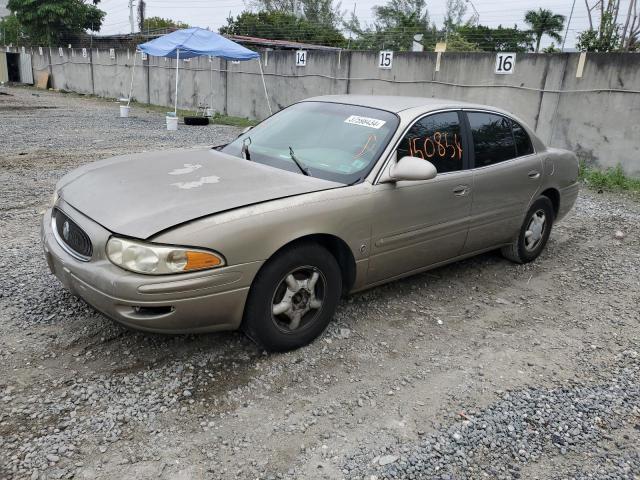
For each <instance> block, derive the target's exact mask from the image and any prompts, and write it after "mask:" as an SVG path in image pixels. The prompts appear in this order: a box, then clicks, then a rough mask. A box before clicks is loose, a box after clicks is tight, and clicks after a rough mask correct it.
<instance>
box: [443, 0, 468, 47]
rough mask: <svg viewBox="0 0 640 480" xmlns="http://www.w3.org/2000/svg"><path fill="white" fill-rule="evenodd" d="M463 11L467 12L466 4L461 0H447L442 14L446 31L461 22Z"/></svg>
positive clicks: (453, 28)
mask: <svg viewBox="0 0 640 480" xmlns="http://www.w3.org/2000/svg"><path fill="white" fill-rule="evenodd" d="M465 13H467V4H466V3H465V2H464V1H463V0H447V5H446V13H445V16H444V28H445V29H446V30H447V32H451V31H453V30H455V29H456V28H457V27H459V26H460V25H461V24H462V19H463V17H464V15H465ZM447 50H448V47H447Z"/></svg>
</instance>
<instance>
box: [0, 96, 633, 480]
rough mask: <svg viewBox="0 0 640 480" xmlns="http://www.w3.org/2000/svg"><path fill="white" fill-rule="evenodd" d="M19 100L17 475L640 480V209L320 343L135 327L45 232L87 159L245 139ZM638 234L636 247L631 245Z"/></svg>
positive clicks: (15, 99)
mask: <svg viewBox="0 0 640 480" xmlns="http://www.w3.org/2000/svg"><path fill="white" fill-rule="evenodd" d="M6 91H7V92H8V93H10V94H11V95H12V96H6V95H0V180H1V183H0V185H1V188H2V195H1V199H0V227H1V228H0V239H1V240H2V248H1V249H0V361H1V362H2V369H1V370H0V477H2V478H33V479H36V478H87V479H93V478H98V479H105V478H166V479H176V478H185V479H186V478H234V479H235V478H238V479H245V478H247V479H249V478H349V479H376V478H377V479H380V478H442V479H444V478H451V479H453V478H456V479H457V478H628V479H637V478H640V447H639V446H640V329H639V328H638V327H639V326H640V314H639V307H638V305H639V304H640V248H639V247H640V204H639V203H638V202H637V201H635V200H633V199H631V198H627V197H623V196H619V195H609V194H597V193H594V192H589V191H587V190H586V189H585V190H583V192H582V193H581V195H580V198H579V200H578V203H577V205H576V208H575V209H574V210H573V212H572V213H571V214H570V216H569V217H568V218H567V219H566V220H565V221H563V222H562V223H560V224H559V225H557V226H556V227H555V229H554V231H553V233H552V237H551V241H550V243H549V245H548V248H547V250H546V251H545V252H544V253H543V254H542V256H541V257H540V258H539V259H538V260H537V261H536V262H534V263H532V264H529V265H526V266H517V265H514V264H512V263H509V262H507V261H505V260H503V259H502V258H501V257H500V256H499V255H498V254H487V255H483V256H480V257H477V258H474V259H470V260H467V261H464V262H460V263H457V264H454V265H451V266H448V267H444V268H439V269H437V270H433V271H431V272H428V273H425V274H422V275H418V276H414V277H411V278H408V279H406V280H402V281H397V282H394V283H392V284H390V285H387V286H384V287H381V288H376V289H374V290H371V291H368V292H365V293H361V294H358V295H355V296H352V297H350V298H348V299H345V300H344V301H343V303H342V305H341V307H340V308H339V310H338V313H337V315H336V317H335V320H334V322H333V323H332V325H331V327H330V328H329V330H328V331H327V332H326V333H325V334H324V336H323V337H322V338H320V339H319V340H317V341H316V342H315V343H313V344H312V345H310V346H308V347H306V348H303V349H300V350H298V351H295V352H291V353H287V354H282V355H266V354H264V353H263V352H260V351H258V350H257V349H256V347H255V346H254V345H253V344H252V343H251V342H250V341H248V340H247V339H246V338H244V337H243V336H242V335H241V334H240V333H236V332H231V333H224V334H212V335H200V336H160V335H149V334H141V333H136V332H131V331H128V330H125V329H124V328H122V327H120V326H119V325H117V324H114V323H113V322H112V321H110V320H109V319H107V318H105V317H103V316H102V315H100V314H98V313H96V312H95V311H94V310H92V309H91V308H90V307H88V306H86V305H85V304H84V303H83V302H81V301H79V300H77V299H75V298H73V297H72V296H70V295H69V294H68V293H66V292H65V291H64V290H63V289H62V287H61V286H60V285H59V283H58V282H57V281H56V280H55V279H54V278H53V277H52V276H51V275H50V274H49V273H48V271H47V268H46V264H45V262H44V259H43V255H42V251H41V246H40V240H39V222H40V218H41V212H42V211H43V209H44V208H45V207H46V205H47V203H48V202H49V198H50V196H51V193H52V190H53V186H54V184H55V182H56V180H57V179H58V178H59V177H61V176H62V175H63V174H64V173H65V172H67V171H69V170H70V169H73V168H74V167H76V166H77V165H80V164H82V163H85V162H88V161H92V160H96V159H99V158H104V157H107V156H110V155H114V154H120V153H125V152H133V151H142V150H150V149H158V148H162V147H166V146H195V145H202V144H215V143H221V142H222V141H223V140H228V139H230V138H233V137H234V136H235V135H236V134H237V129H235V128H232V127H223V126H210V127H190V128H189V127H181V129H180V130H179V131H178V132H166V131H165V130H164V125H163V121H164V119H163V117H162V115H161V114H158V113H152V112H144V111H142V110H140V109H137V108H134V109H132V117H133V118H129V119H120V118H117V114H118V109H117V104H115V103H111V102H106V101H101V100H95V99H87V98H81V97H76V96H71V95H61V94H55V93H47V92H36V91H35V90H27V89H16V88H11V89H7V90H6ZM618 230H619V231H621V232H623V234H624V238H616V236H615V234H616V231H618Z"/></svg>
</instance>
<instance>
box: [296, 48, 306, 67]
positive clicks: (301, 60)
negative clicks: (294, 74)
mask: <svg viewBox="0 0 640 480" xmlns="http://www.w3.org/2000/svg"><path fill="white" fill-rule="evenodd" d="M306 66H307V51H306V50H296V67H306Z"/></svg>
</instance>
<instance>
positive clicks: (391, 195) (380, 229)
mask: <svg viewBox="0 0 640 480" xmlns="http://www.w3.org/2000/svg"><path fill="white" fill-rule="evenodd" d="M461 118H462V117H461V112H457V111H447V112H439V113H434V114H430V115H426V116H424V117H422V118H420V119H418V120H417V121H416V122H415V123H414V124H413V125H412V126H411V128H409V129H408V131H407V132H406V133H405V135H404V137H403V138H402V139H401V141H400V143H399V145H398V147H397V151H396V157H397V158H398V159H399V158H402V157H404V156H414V157H419V158H424V159H425V160H429V161H430V162H431V163H433V164H434V166H435V167H436V170H437V171H438V174H437V175H436V177H435V178H433V179H431V180H425V181H402V182H396V183H384V184H377V185H374V187H373V188H374V194H373V205H374V208H373V212H374V214H373V221H372V242H371V243H372V244H371V256H370V259H369V272H368V276H367V279H368V283H376V282H380V281H383V280H385V279H388V278H392V277H396V276H399V275H403V274H406V273H408V272H411V271H414V270H418V269H421V268H424V267H426V266H429V265H433V264H435V263H439V262H442V261H444V260H447V259H449V258H453V257H455V256H457V255H459V254H460V251H461V250H462V247H463V246H464V242H465V239H466V236H467V229H468V221H469V214H470V213H471V192H472V183H473V173H472V172H471V171H470V170H469V169H468V168H467V165H468V159H467V153H466V151H467V148H466V146H465V145H466V144H465V141H464V139H463V130H464V127H463V123H462V121H461ZM394 160H395V159H394Z"/></svg>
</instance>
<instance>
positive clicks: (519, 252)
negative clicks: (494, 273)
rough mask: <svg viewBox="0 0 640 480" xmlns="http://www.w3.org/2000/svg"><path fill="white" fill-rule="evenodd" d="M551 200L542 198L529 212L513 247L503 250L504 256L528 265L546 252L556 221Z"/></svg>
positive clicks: (534, 203)
mask: <svg viewBox="0 0 640 480" xmlns="http://www.w3.org/2000/svg"><path fill="white" fill-rule="evenodd" d="M554 217H555V215H554V210H553V204H552V203H551V200H549V199H548V198H547V197H540V198H538V199H537V200H536V201H535V202H533V205H531V208H530V209H529V211H528V212H527V215H526V216H525V219H524V223H523V224H522V227H521V228H520V232H519V233H518V237H517V238H516V239H515V240H514V242H513V243H512V244H511V245H508V246H506V247H503V248H502V249H501V252H502V255H503V256H504V257H505V258H507V259H509V260H511V261H512V262H516V263H528V262H531V261H533V260H535V259H536V258H537V257H538V255H540V253H541V252H542V250H544V247H545V245H546V244H547V241H548V240H549V235H550V234H551V227H552V226H553V221H554Z"/></svg>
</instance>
